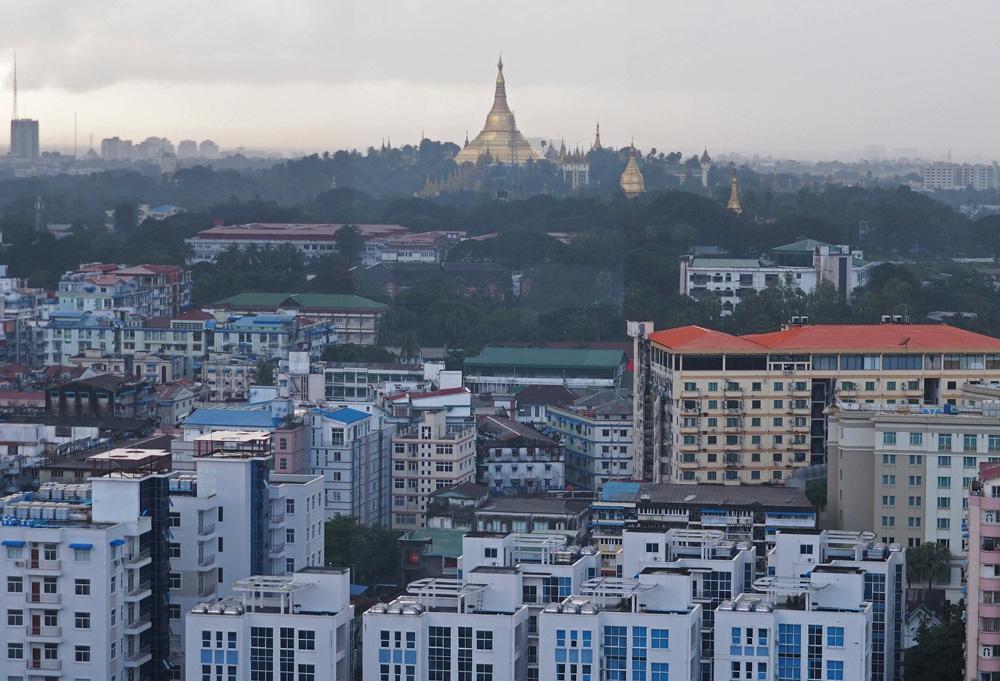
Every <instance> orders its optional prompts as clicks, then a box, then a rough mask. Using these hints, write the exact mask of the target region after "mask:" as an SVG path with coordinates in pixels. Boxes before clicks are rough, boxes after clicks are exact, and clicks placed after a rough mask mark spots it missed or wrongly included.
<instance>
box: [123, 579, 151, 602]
mask: <svg viewBox="0 0 1000 681" xmlns="http://www.w3.org/2000/svg"><path fill="white" fill-rule="evenodd" d="M151 593H152V591H151V587H150V583H149V580H148V579H142V580H139V581H138V582H135V583H134V584H132V585H131V586H129V587H128V591H126V592H125V600H129V601H137V600H142V599H143V598H146V597H147V596H149V595H150V594H151Z"/></svg>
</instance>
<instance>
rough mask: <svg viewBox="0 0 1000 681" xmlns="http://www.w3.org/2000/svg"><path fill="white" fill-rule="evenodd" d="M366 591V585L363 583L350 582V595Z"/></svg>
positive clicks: (359, 594) (357, 594) (358, 594)
mask: <svg viewBox="0 0 1000 681" xmlns="http://www.w3.org/2000/svg"><path fill="white" fill-rule="evenodd" d="M366 591H368V587H367V586H365V585H364V584H351V596H361V595H362V594H364V593H365V592H366Z"/></svg>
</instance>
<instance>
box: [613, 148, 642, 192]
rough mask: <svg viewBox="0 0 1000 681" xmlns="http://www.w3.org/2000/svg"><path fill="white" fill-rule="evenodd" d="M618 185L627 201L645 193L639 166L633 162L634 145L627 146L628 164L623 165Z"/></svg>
mask: <svg viewBox="0 0 1000 681" xmlns="http://www.w3.org/2000/svg"><path fill="white" fill-rule="evenodd" d="M618 184H620V185H621V188H622V191H623V192H625V197H626V198H629V199H634V198H635V197H637V196H639V194H641V193H643V192H644V191H646V182H645V180H643V179H642V171H641V170H639V164H638V163H636V162H635V145H634V144H631V145H629V148H628V163H626V164H625V170H623V171H622V177H621V180H620V181H619V183H618Z"/></svg>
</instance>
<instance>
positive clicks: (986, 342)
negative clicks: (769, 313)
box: [649, 324, 1000, 353]
mask: <svg viewBox="0 0 1000 681" xmlns="http://www.w3.org/2000/svg"><path fill="white" fill-rule="evenodd" d="M649 338H650V340H651V341H653V342H654V343H656V344H657V345H660V346H662V347H665V348H668V349H670V350H674V351H677V352H745V353H765V352H899V353H906V352H1000V339H997V338H993V337H991V336H984V335H983V334H979V333H973V332H972V331H965V330H963V329H958V328H955V327H954V326H948V325H946V324H815V325H809V326H793V327H790V328H787V329H782V330H781V331H774V332H771V333H756V334H749V335H746V336H733V335H731V334H728V333H723V332H722V331H715V330H713V329H705V328H702V327H700V326H681V327H678V328H676V329H665V330H663V331H656V332H654V333H652V334H650V337H649Z"/></svg>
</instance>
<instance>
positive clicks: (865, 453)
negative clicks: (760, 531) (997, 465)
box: [827, 404, 1000, 601]
mask: <svg viewBox="0 0 1000 681" xmlns="http://www.w3.org/2000/svg"><path fill="white" fill-rule="evenodd" d="M852 407H853V408H852ZM865 407H868V405H864V404H861V405H859V404H849V405H848V404H844V405H840V406H839V407H835V408H833V409H832V410H831V413H830V439H829V450H828V451H829V463H828V466H829V468H828V474H827V476H828V477H827V499H828V502H827V503H828V506H827V513H828V522H827V525H828V526H829V527H835V528H839V529H844V530H858V529H867V528H871V529H873V530H875V532H877V534H878V535H879V537H880V539H881V540H882V541H884V542H886V543H890V544H891V543H900V544H903V545H905V546H908V547H913V546H919V545H920V544H922V543H924V542H937V543H939V544H942V545H944V546H946V547H948V548H949V549H950V550H951V553H952V556H953V560H952V568H951V578H950V579H949V580H947V581H945V582H943V583H941V584H940V586H942V587H945V588H947V589H948V596H949V598H951V599H952V600H953V601H957V600H958V599H960V598H961V597H962V595H963V594H962V585H963V584H964V583H965V581H966V580H965V577H966V574H965V570H964V569H963V565H964V564H965V557H966V544H967V542H966V540H965V538H964V536H965V534H966V531H967V526H966V519H967V517H968V514H969V510H968V507H969V503H970V496H969V490H970V487H971V485H972V483H973V482H974V481H975V480H976V478H977V474H978V470H979V467H980V465H982V464H985V463H992V462H998V461H1000V421H998V419H997V414H998V413H1000V412H998V411H997V408H996V405H995V404H994V405H993V409H992V410H989V409H987V410H986V411H985V412H984V410H983V409H982V408H978V409H973V408H968V407H962V410H961V411H959V409H958V408H955V407H952V408H950V409H948V410H947V411H945V410H943V409H930V408H927V407H916V408H912V409H911V408H908V405H894V406H889V405H885V406H874V405H873V406H872V407H870V408H865Z"/></svg>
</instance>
